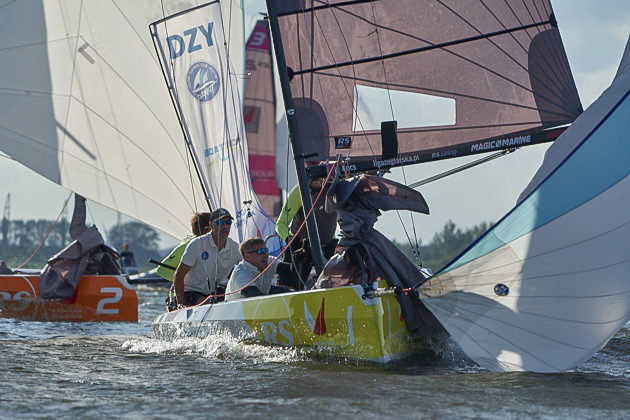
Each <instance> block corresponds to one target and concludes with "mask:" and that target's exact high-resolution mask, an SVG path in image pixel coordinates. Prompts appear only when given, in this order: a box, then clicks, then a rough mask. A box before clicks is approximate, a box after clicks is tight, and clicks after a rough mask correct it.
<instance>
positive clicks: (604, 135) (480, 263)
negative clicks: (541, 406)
mask: <svg viewBox="0 0 630 420" xmlns="http://www.w3.org/2000/svg"><path fill="white" fill-rule="evenodd" d="M629 67H630V47H627V48H626V53H625V55H624V59H623V61H622V65H621V66H620V71H619V72H618V74H617V76H616V78H615V80H614V81H613V83H612V85H611V87H610V88H608V89H607V90H606V91H605V92H604V93H603V94H602V95H601V97H600V98H599V99H598V100H597V101H596V102H595V103H593V104H592V105H591V106H590V108H589V109H588V110H587V111H586V112H584V114H582V115H581V116H580V117H579V118H578V119H577V120H576V121H575V123H574V124H573V126H572V127H571V128H570V129H569V130H567V131H566V132H565V133H564V134H563V135H562V136H561V137H560V138H559V139H558V140H557V141H556V143H555V144H554V145H553V146H552V148H551V149H550V151H549V153H548V155H547V157H546V159H545V162H544V163H543V166H542V167H541V169H540V171H539V173H538V174H537V176H536V177H535V178H534V180H533V181H532V183H531V184H530V186H529V187H528V188H527V189H526V190H525V192H524V194H523V195H522V196H521V199H520V201H519V204H518V205H517V206H516V207H515V208H514V209H513V210H512V211H511V212H510V213H509V214H508V215H507V216H506V217H504V218H503V219H502V220H501V221H500V222H499V223H498V224H497V225H495V226H494V227H493V228H492V229H491V230H490V231H489V232H488V233H487V234H486V235H484V236H483V237H482V238H480V240H479V241H477V242H476V243H475V244H474V245H473V246H471V247H470V248H469V249H468V250H467V251H466V252H464V253H463V254H462V255H461V256H460V257H459V258H457V259H456V260H455V261H453V262H452V263H451V264H449V265H448V266H447V267H446V268H445V269H444V270H442V271H441V272H440V273H438V274H437V276H436V277H435V278H433V279H431V280H430V281H429V282H427V283H426V284H425V285H423V287H422V288H421V290H420V292H421V297H422V300H423V302H424V303H425V304H426V305H427V307H429V309H431V311H432V312H433V313H434V314H435V315H436V317H437V318H438V319H439V320H440V322H442V324H443V325H444V326H445V327H446V329H447V330H448V332H449V333H450V334H451V336H452V337H453V338H454V339H455V341H456V342H457V343H458V344H459V345H460V346H461V347H462V348H463V349H464V351H465V352H466V353H467V354H468V356H470V357H471V358H472V359H473V360H475V361H476V362H477V363H479V364H480V365H482V366H483V367H486V368H488V369H491V370H530V371H540V372H554V371H561V370H566V369H570V368H572V367H574V366H576V365H578V364H580V363H582V362H584V361H585V360H587V359H588V358H590V357H591V356H592V354H593V353H595V352H596V351H598V350H600V349H601V348H603V347H604V345H605V344H606V343H607V342H608V340H609V339H610V338H611V337H612V336H613V335H614V334H615V333H616V332H617V331H619V329H620V328H621V327H623V325H624V324H625V323H626V322H627V321H628V320H629V319H630V254H629V253H628V244H627V241H628V238H630V200H629V199H628V197H630V176H628V175H629V174H630V161H629V160H628V156H630V140H629V137H628V136H629V134H628V133H630V119H628V115H630V68H629Z"/></svg>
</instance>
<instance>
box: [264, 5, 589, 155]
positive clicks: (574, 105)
mask: <svg viewBox="0 0 630 420" xmlns="http://www.w3.org/2000/svg"><path fill="white" fill-rule="evenodd" d="M276 9H277V13H278V21H279V26H280V30H281V34H282V43H283V47H284V53H285V57H286V62H287V67H288V72H289V77H290V78H291V79H292V82H291V94H292V97H293V100H294V104H295V113H296V115H297V117H298V128H299V135H300V137H301V139H302V147H303V149H304V155H305V156H307V157H308V159H310V160H321V159H331V158H334V157H335V156H336V154H338V153H342V154H343V155H344V156H349V157H350V158H351V159H352V161H353V162H355V163H357V162H363V163H366V162H369V163H370V164H372V165H373V166H376V167H382V166H398V165H405V164H412V163H418V162H422V161H427V160H432V159H442V158H447V157H457V156H462V155H466V154H471V153H480V152H485V151H490V150H494V149H504V148H512V147H517V146H522V145H527V144H534V143H537V142H540V141H549V138H550V137H553V134H550V133H542V132H541V131H542V129H544V128H549V127H554V126H559V125H562V124H567V123H570V122H571V121H573V120H574V119H575V118H576V117H577V116H578V115H579V114H580V113H581V112H582V108H581V105H580V100H579V97H578V94H577V90H576V87H575V83H574V81H573V77H572V75H571V72H570V70H569V66H568V63H567V58H566V54H565V52H564V48H563V46H562V42H561V39H560V33H559V31H558V29H557V27H556V26H555V20H554V17H553V12H552V9H551V5H550V3H549V0H518V1H517V0H511V1H501V2H484V1H473V2H471V1H466V2H461V1H458V0H446V1H444V0H427V1H417V0H355V1H348V0H327V1H314V0H301V1H297V0H295V1H282V2H276ZM390 121H393V122H395V123H388V122H390ZM383 123H385V124H383ZM395 131H396V132H397V142H396V141H395V136H394V134H393V133H394V132H395ZM556 136H557V134H556ZM383 147H384V148H383Z"/></svg>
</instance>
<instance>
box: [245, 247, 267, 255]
mask: <svg viewBox="0 0 630 420" xmlns="http://www.w3.org/2000/svg"><path fill="white" fill-rule="evenodd" d="M254 252H255V253H257V254H258V255H264V254H268V253H269V248H260V249H252V250H251V251H247V253H248V254H253V253H254Z"/></svg>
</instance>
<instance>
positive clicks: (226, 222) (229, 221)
mask: <svg viewBox="0 0 630 420" xmlns="http://www.w3.org/2000/svg"><path fill="white" fill-rule="evenodd" d="M214 223H216V224H217V225H219V226H221V225H228V226H229V225H231V224H232V221H231V220H217V221H216V222H214Z"/></svg>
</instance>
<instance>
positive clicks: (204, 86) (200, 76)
mask: <svg viewBox="0 0 630 420" xmlns="http://www.w3.org/2000/svg"><path fill="white" fill-rule="evenodd" d="M186 85H187V86H188V90H189V91H190V93H191V95H192V96H193V97H194V98H195V99H197V100H198V101H199V102H208V101H210V100H211V99H212V98H214V97H215V96H217V93H219V88H220V87H221V81H220V78H219V72H217V69H215V68H214V66H213V65H212V64H209V63H206V62H205V61H198V62H196V63H195V64H193V65H192V66H190V69H188V74H186Z"/></svg>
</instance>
